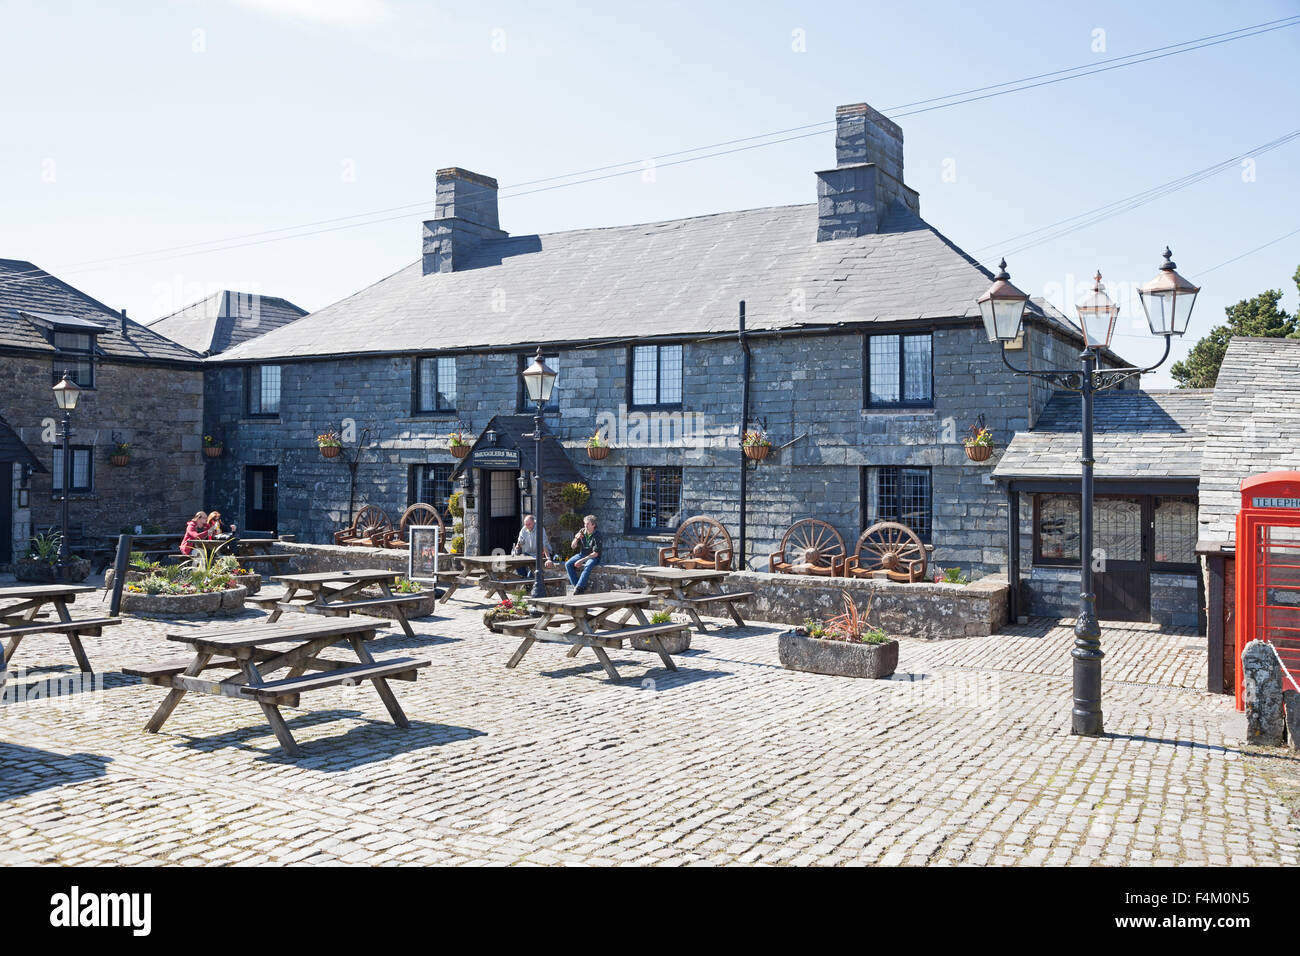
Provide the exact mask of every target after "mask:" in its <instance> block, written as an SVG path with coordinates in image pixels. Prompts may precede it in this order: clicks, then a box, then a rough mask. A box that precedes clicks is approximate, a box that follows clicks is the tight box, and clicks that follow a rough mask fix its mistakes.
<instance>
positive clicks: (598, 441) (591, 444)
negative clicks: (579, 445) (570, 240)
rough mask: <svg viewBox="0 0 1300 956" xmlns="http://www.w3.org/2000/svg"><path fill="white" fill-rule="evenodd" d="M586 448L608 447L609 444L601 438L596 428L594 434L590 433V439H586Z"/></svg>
mask: <svg viewBox="0 0 1300 956" xmlns="http://www.w3.org/2000/svg"><path fill="white" fill-rule="evenodd" d="M587 447H588V448H608V447H609V443H608V442H606V441H605V439H604V438H603V437H602V436H601V434H600V429H599V428H597V429H596V430H595V431H594V432H592V434H591V437H590V438H588V439H587Z"/></svg>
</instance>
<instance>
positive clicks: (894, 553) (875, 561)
mask: <svg viewBox="0 0 1300 956" xmlns="http://www.w3.org/2000/svg"><path fill="white" fill-rule="evenodd" d="M856 553H857V558H858V567H859V568H860V569H861V570H863V571H884V572H885V573H887V574H888V575H889V577H890V579H891V580H893V581H919V580H921V579H922V578H924V577H925V567H926V556H925V545H924V544H922V543H921V539H920V538H918V537H917V536H916V532H915V531H913V530H912V529H911V528H909V527H908V526H907V525H905V524H899V523H898V522H897V521H882V522H880V523H879V524H873V525H872V526H871V527H870V528H868V529H867V530H866V531H864V532H862V537H860V538H858V549H857V552H856Z"/></svg>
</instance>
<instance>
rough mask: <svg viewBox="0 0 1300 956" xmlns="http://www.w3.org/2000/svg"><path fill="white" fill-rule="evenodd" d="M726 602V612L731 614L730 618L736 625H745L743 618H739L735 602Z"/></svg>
mask: <svg viewBox="0 0 1300 956" xmlns="http://www.w3.org/2000/svg"><path fill="white" fill-rule="evenodd" d="M726 603H727V613H729V614H730V615H731V619H732V620H733V621H735V622H736V626H737V627H744V626H745V622H744V620H743V619H742V618H741V616H740V612H739V611H737V610H736V602H735V601H727V602H726Z"/></svg>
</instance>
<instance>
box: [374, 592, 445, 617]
mask: <svg viewBox="0 0 1300 956" xmlns="http://www.w3.org/2000/svg"><path fill="white" fill-rule="evenodd" d="M364 597H372V598H377V597H383V595H381V594H366V595H363V598H364ZM393 597H418V598H419V599H420V602H419V603H418V604H407V605H404V606H403V610H404V611H405V612H406V617H407V620H413V619H414V618H417V617H429V616H430V615H432V614H433V609H434V606H435V605H436V604H437V602H438V597H437V595H436V594H435V593H434V592H433V591H421V592H420V593H419V594H397V593H395V592H394V594H393ZM353 613H354V614H368V615H370V616H371V617H386V618H388V619H389V620H390V621H395V620H397V612H396V611H394V610H393V609H392V608H391V607H364V608H363V607H359V608H357V609H356V610H355V611H353Z"/></svg>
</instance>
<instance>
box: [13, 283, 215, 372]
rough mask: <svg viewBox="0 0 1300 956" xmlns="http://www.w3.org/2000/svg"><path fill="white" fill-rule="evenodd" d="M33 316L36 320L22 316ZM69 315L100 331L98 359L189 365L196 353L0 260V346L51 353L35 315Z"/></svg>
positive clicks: (68, 288) (77, 293) (83, 295)
mask: <svg viewBox="0 0 1300 956" xmlns="http://www.w3.org/2000/svg"><path fill="white" fill-rule="evenodd" d="M24 311H26V312H31V313H33V314H36V315H37V317H38V318H37V321H33V320H32V319H29V318H25V317H24V316H23V315H22V314H21V313H22V312H24ZM42 315H44V316H50V317H55V318H57V317H60V316H70V317H72V318H75V319H81V320H85V321H88V322H93V323H95V324H96V325H98V326H101V327H102V328H103V331H102V332H101V333H100V334H98V335H97V336H96V337H95V339H96V342H97V343H98V347H99V351H100V353H101V355H103V356H104V357H107V358H119V359H130V360H136V361H150V360H152V361H160V360H161V361H180V362H193V361H195V360H196V359H198V357H199V356H198V355H197V354H195V353H194V352H192V351H190V350H189V349H187V348H185V347H184V346H182V345H178V344H177V343H175V342H173V341H172V340H170V339H168V338H166V337H164V336H162V335H159V334H158V333H157V332H154V331H152V330H150V329H149V328H147V327H145V326H143V325H141V324H140V323H139V322H133V321H131V320H130V319H127V320H126V331H125V332H123V329H122V324H123V321H122V315H121V313H119V312H116V311H114V310H113V309H110V308H109V307H108V306H106V305H104V303H102V302H100V301H98V300H96V299H92V298H91V297H90V296H88V295H86V293H84V292H82V291H81V290H79V289H74V288H73V287H72V286H70V285H68V284H67V283H66V282H64V281H62V280H61V279H56V278H55V277H54V276H52V275H50V274H49V273H48V272H46V271H45V270H44V269H41V268H39V267H37V266H35V265H33V264H32V263H30V262H26V261H23V260H21V259H0V348H8V349H30V350H32V351H35V352H48V353H50V354H51V355H52V354H53V353H54V346H53V345H52V344H50V340H49V339H48V338H46V336H45V335H44V334H43V333H42V330H41V328H40V326H39V325H38V324H37V323H38V321H39V316H42Z"/></svg>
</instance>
